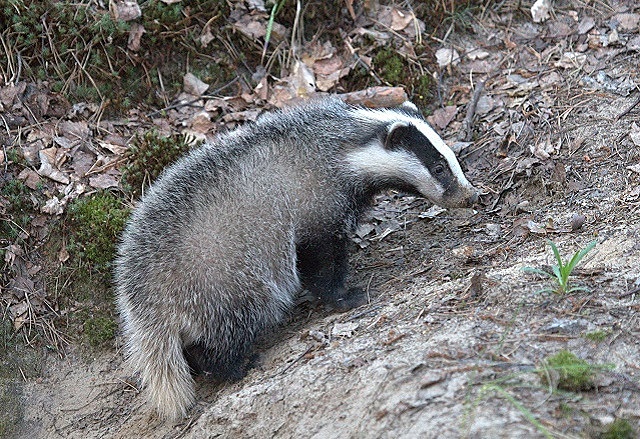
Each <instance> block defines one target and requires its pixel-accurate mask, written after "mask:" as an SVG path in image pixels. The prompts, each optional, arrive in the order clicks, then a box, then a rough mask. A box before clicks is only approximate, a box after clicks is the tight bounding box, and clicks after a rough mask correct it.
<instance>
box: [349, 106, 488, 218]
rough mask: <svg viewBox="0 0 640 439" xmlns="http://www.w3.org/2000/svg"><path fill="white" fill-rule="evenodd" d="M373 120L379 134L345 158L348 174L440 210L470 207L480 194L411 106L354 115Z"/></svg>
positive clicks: (437, 136) (445, 146)
mask: <svg viewBox="0 0 640 439" xmlns="http://www.w3.org/2000/svg"><path fill="white" fill-rule="evenodd" d="M357 112H358V114H357V116H358V117H359V118H360V117H363V118H369V120H372V119H373V120H375V121H376V122H377V123H378V124H380V125H379V126H380V127H381V129H380V135H379V136H378V137H377V138H376V140H374V141H373V142H370V143H368V144H367V145H366V146H365V147H364V148H361V149H359V150H358V151H354V152H353V153H352V154H351V155H350V157H348V159H349V162H350V163H351V168H352V169H358V171H359V172H360V173H361V175H366V176H367V179H368V181H370V182H373V183H374V184H375V182H382V183H381V184H379V185H378V186H380V187H396V188H399V189H402V190H408V191H411V192H414V193H417V194H419V195H421V196H423V197H425V198H427V199H429V200H430V201H431V202H433V203H435V204H437V205H439V206H442V207H470V206H472V205H473V204H474V203H475V202H476V201H477V200H478V190H477V189H476V188H475V187H473V186H472V185H471V183H469V181H468V180H467V178H466V177H465V175H464V173H463V172H462V169H461V168H460V163H458V160H457V159H456V156H455V154H454V153H453V151H452V150H451V148H449V147H448V146H447V144H446V143H444V141H443V140H442V139H441V138H440V136H439V135H438V134H437V133H436V132H435V131H434V130H433V128H431V127H430V126H429V124H428V123H427V122H426V121H425V120H424V119H423V118H422V116H421V115H420V113H419V111H418V109H417V108H416V107H415V106H414V105H413V104H411V103H407V104H405V105H403V106H402V107H401V108H400V109H396V110H382V111H380V110H357Z"/></svg>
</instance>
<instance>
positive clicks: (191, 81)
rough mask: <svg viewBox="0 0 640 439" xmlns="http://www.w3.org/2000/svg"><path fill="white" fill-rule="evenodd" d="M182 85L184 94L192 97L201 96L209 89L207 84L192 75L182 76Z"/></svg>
mask: <svg viewBox="0 0 640 439" xmlns="http://www.w3.org/2000/svg"><path fill="white" fill-rule="evenodd" d="M183 84H184V85H183V87H184V91H185V93H189V94H191V95H194V96H202V95H203V94H204V92H205V91H207V89H208V88H209V84H207V83H206V82H203V81H201V80H200V79H198V78H197V77H196V75H194V74H193V73H187V74H186V75H184V78H183Z"/></svg>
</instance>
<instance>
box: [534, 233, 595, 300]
mask: <svg viewBox="0 0 640 439" xmlns="http://www.w3.org/2000/svg"><path fill="white" fill-rule="evenodd" d="M547 243H549V245H550V246H551V250H553V255H554V256H555V258H556V262H557V265H554V266H552V267H551V270H552V271H553V273H549V272H548V271H545V270H541V269H539V268H533V267H523V268H522V271H526V272H529V273H537V274H542V275H544V276H548V277H550V278H551V279H553V280H554V281H555V282H556V284H557V287H556V288H555V289H550V288H549V289H544V290H543V291H554V292H556V293H559V294H566V293H571V292H574V291H580V290H582V291H586V290H587V288H586V287H570V286H569V276H571V272H572V271H573V269H574V268H575V267H576V265H578V263H579V262H580V260H582V258H584V256H585V255H586V254H587V253H588V252H590V251H591V250H592V249H593V248H594V247H595V246H596V243H597V241H591V242H590V243H589V244H587V246H586V247H585V248H583V249H582V250H580V251H578V252H576V253H575V254H574V255H573V257H572V258H571V260H570V261H569V262H567V263H564V262H563V260H562V257H561V256H560V252H559V251H558V247H557V246H556V245H555V244H554V243H553V242H552V241H550V240H547Z"/></svg>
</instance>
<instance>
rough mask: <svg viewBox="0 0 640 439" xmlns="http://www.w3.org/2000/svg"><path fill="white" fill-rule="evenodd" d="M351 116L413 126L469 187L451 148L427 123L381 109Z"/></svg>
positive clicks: (454, 173) (462, 182) (353, 112)
mask: <svg viewBox="0 0 640 439" xmlns="http://www.w3.org/2000/svg"><path fill="white" fill-rule="evenodd" d="M351 114H353V115H354V117H356V118H358V119H361V120H362V121H365V122H366V121H372V120H373V121H377V122H384V123H393V122H406V123H410V124H412V125H414V126H415V127H416V128H417V129H418V130H419V131H420V132H421V133H422V134H424V136H425V137H426V138H427V139H428V140H429V141H430V142H431V144H432V145H433V147H434V148H436V149H437V150H438V152H439V153H440V154H442V155H443V156H444V158H445V159H446V160H447V163H449V167H450V168H451V172H453V175H455V176H456V178H457V179H458V181H459V182H460V183H461V184H463V185H470V183H469V182H468V181H467V178H466V177H465V175H464V173H463V172H462V168H460V163H458V159H457V158H456V155H455V154H454V153H453V151H452V150H451V148H449V146H448V145H447V144H446V143H444V140H442V138H441V137H440V136H439V135H438V133H436V132H435V131H434V130H433V128H431V127H430V126H429V124H428V123H426V122H424V121H423V120H421V119H418V118H415V117H411V116H410V115H408V114H405V113H402V112H399V111H394V110H389V109H381V110H370V109H365V108H357V109H354V110H351Z"/></svg>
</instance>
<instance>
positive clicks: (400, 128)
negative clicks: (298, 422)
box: [115, 98, 478, 420]
mask: <svg viewBox="0 0 640 439" xmlns="http://www.w3.org/2000/svg"><path fill="white" fill-rule="evenodd" d="M387 189H397V190H400V191H403V192H406V193H412V194H417V195H419V196H422V197H425V198H427V199H429V200H430V201H432V202H433V203H436V204H438V205H441V206H443V207H468V206H471V205H473V204H474V203H475V202H476V200H477V198H478V192H477V190H476V189H475V188H474V187H473V186H472V185H471V184H470V183H469V181H467V179H466V178H465V175H464V174H463V172H462V169H461V167H460V164H459V163H458V161H457V159H456V157H455V155H454V153H453V152H452V150H451V149H450V148H449V147H448V146H447V145H446V144H445V143H444V141H443V140H442V139H441V138H440V137H439V136H438V135H437V134H436V132H435V131H434V130H433V129H432V128H431V127H430V126H429V125H428V124H427V122H426V121H425V119H424V118H423V117H422V115H421V114H420V112H419V111H418V109H417V108H416V107H415V106H414V105H413V104H411V103H410V102H407V103H405V104H404V105H402V106H401V107H398V108H393V109H368V108H363V107H357V106H350V105H348V104H346V103H344V102H343V101H342V100H340V99H338V98H329V99H322V100H319V101H315V102H313V101H312V102H311V103H307V104H304V105H300V106H297V107H293V108H290V109H285V110H279V111H275V112H272V113H266V114H265V115H263V116H261V117H260V118H258V120H256V121H255V122H253V123H250V124H246V125H244V126H242V127H240V128H238V129H236V130H234V131H230V132H227V133H225V134H222V135H219V136H218V137H217V139H216V140H215V141H213V142H211V143H208V144H205V145H204V146H202V147H200V148H198V149H196V150H193V151H192V152H190V153H189V154H187V155H186V156H184V157H182V158H181V159H180V160H178V161H177V162H176V163H175V164H173V165H172V166H170V167H168V168H167V169H166V170H165V171H164V172H163V173H162V175H161V176H160V177H159V178H158V179H157V181H155V183H154V184H153V185H152V186H151V187H150V188H149V190H148V191H147V192H146V193H145V194H144V196H143V197H142V199H141V201H140V202H139V204H138V206H137V207H136V208H135V209H134V211H133V213H132V215H131V218H130V219H129V221H128V223H127V225H126V227H125V231H124V232H123V235H122V237H121V241H120V244H119V246H118V256H117V258H116V261H115V285H116V297H117V299H116V300H117V307H118V310H119V313H120V315H121V320H122V333H123V336H124V339H125V348H126V353H127V357H128V359H129V361H130V362H131V364H132V366H133V368H134V369H135V370H136V371H137V372H138V373H139V377H140V381H141V384H142V387H143V388H146V389H147V392H148V395H149V399H150V401H151V403H152V405H153V406H155V408H156V409H157V411H158V413H159V414H160V416H161V417H163V418H165V419H170V420H178V419H180V418H181V417H184V416H186V415H187V411H188V409H189V408H190V407H191V406H192V405H193V404H194V402H195V390H194V387H195V384H194V378H193V375H194V374H198V373H203V374H205V375H207V376H210V377H212V378H214V379H216V380H231V381H234V380H239V379H241V378H242V377H244V376H245V375H246V373H247V371H248V369H249V368H250V367H251V366H252V364H253V361H254V360H255V354H254V352H253V344H254V342H255V341H256V337H258V336H259V335H260V334H263V333H264V332H265V330H267V329H269V328H273V327H275V326H276V325H277V323H278V322H280V321H281V320H282V319H283V317H284V316H285V314H286V313H287V311H288V310H290V309H291V307H292V305H293V303H294V300H295V299H296V296H297V294H298V293H299V292H300V291H301V290H303V289H304V290H307V291H309V292H310V293H312V294H313V295H314V296H315V297H317V298H318V299H320V300H321V301H322V302H324V303H326V304H329V305H331V306H333V307H335V308H336V309H338V310H348V309H350V308H353V307H355V306H358V305H361V304H363V303H364V302H366V298H365V294H364V292H363V290H362V289H359V288H357V287H352V288H349V287H348V286H347V285H346V277H347V266H348V252H347V247H348V245H347V244H348V235H349V233H350V232H352V231H353V230H354V229H355V227H356V223H357V220H358V219H359V218H360V217H361V216H362V214H363V213H364V212H365V211H366V209H367V208H368V207H370V206H371V204H372V202H373V198H374V196H375V195H377V194H379V193H380V192H381V191H385V190H387Z"/></svg>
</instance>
